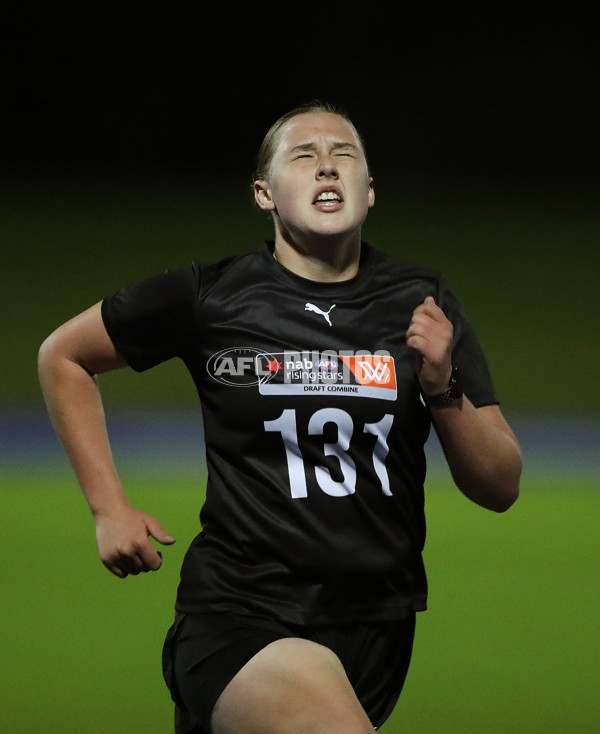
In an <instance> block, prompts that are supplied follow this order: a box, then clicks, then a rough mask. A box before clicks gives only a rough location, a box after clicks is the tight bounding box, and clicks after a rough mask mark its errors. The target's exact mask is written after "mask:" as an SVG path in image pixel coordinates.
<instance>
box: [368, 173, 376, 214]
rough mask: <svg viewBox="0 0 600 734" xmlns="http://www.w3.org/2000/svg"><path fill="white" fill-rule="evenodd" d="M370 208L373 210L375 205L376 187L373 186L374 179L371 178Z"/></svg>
mask: <svg viewBox="0 0 600 734" xmlns="http://www.w3.org/2000/svg"><path fill="white" fill-rule="evenodd" d="M368 197H369V208H371V207H372V206H373V205H374V204H375V187H374V185H373V179H372V178H369V193H368Z"/></svg>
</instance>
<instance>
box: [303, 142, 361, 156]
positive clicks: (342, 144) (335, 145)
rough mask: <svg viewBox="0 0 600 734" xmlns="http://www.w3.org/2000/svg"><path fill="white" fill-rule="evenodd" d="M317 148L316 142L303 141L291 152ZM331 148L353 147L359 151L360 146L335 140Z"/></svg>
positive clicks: (352, 148)
mask: <svg viewBox="0 0 600 734" xmlns="http://www.w3.org/2000/svg"><path fill="white" fill-rule="evenodd" d="M316 149H317V144H316V143H312V142H311V143H301V144H300V145H295V146H294V147H293V148H292V149H291V150H290V153H298V152H301V151H305V150H306V151H314V150H316ZM329 149H330V150H344V149H351V150H355V151H358V146H356V145H354V143H347V142H341V141H339V142H334V143H332V144H331V146H330V148H329Z"/></svg>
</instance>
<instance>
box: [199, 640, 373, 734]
mask: <svg viewBox="0 0 600 734" xmlns="http://www.w3.org/2000/svg"><path fill="white" fill-rule="evenodd" d="M211 724H212V730H213V732H214V734H306V732H311V734H320V733H321V732H322V734H372V732H373V727H372V725H371V723H370V721H369V719H368V717H367V715H366V713H365V711H364V709H363V708H362V706H361V704H360V702H359V701H358V699H357V697H356V694H355V693H354V690H353V688H352V685H351V684H350V682H349V680H348V677H347V675H346V672H345V670H344V667H343V666H342V664H341V662H340V660H339V659H338V657H337V656H336V655H335V654H334V653H333V652H332V651H331V650H330V649H329V648H327V647H325V646H323V645H320V644H318V643H316V642H314V641H312V640H307V639H301V638H297V637H292V638H285V639H279V640H276V641H274V642H272V643H270V644H269V645H267V646H266V647H265V648H263V649H262V650H260V651H259V652H258V653H257V654H256V655H254V656H253V657H252V658H251V659H250V660H249V661H248V662H247V663H246V665H244V667H243V668H242V669H241V670H240V671H239V672H238V673H237V674H236V675H235V676H234V678H233V679H232V680H231V682H230V683H229V684H228V685H227V687H226V688H225V689H224V691H223V693H222V694H221V696H220V697H219V699H218V700H217V703H216V705H215V708H214V710H213V715H212V720H211Z"/></svg>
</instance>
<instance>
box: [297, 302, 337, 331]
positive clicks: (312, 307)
mask: <svg viewBox="0 0 600 734" xmlns="http://www.w3.org/2000/svg"><path fill="white" fill-rule="evenodd" d="M334 308H335V303H334V304H333V306H331V308H330V309H329V311H321V309H320V308H319V307H318V306H315V305H314V304H313V303H307V304H306V306H304V310H305V311H314V312H315V313H318V314H321V316H322V317H323V318H324V319H325V321H327V323H328V324H329V326H331V319H330V318H329V314H330V313H331V311H332V310H333V309H334Z"/></svg>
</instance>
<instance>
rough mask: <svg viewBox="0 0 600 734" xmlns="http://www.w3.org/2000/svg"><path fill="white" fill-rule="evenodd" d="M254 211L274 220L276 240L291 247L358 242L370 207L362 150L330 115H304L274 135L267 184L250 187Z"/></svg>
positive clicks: (369, 184)
mask: <svg viewBox="0 0 600 734" xmlns="http://www.w3.org/2000/svg"><path fill="white" fill-rule="evenodd" d="M254 191H255V197H256V201H257V203H258V205H259V206H260V207H261V208H262V209H263V210H265V211H271V212H273V215H274V220H275V228H276V236H279V237H284V238H286V239H288V238H289V239H291V240H292V241H295V242H297V243H299V244H300V243H302V242H303V241H307V242H314V241H315V240H316V239H320V238H322V237H329V238H331V237H338V238H348V237H355V238H359V239H360V230H361V226H362V223H363V222H364V220H365V217H366V216H367V212H368V210H369V208H370V207H371V206H373V204H374V201H375V193H374V191H373V186H372V179H371V178H370V176H369V172H368V168H367V162H366V159H365V155H364V152H363V150H362V146H361V144H360V142H359V140H358V138H357V135H356V133H355V131H354V129H353V128H352V126H351V125H350V124H349V123H348V122H347V121H346V120H344V118H342V117H340V116H338V115H335V114H331V113H305V114H301V115H297V116H296V117H294V118H292V119H291V120H289V121H288V122H287V123H286V124H285V125H284V127H283V128H282V130H281V132H280V137H279V143H278V145H277V148H276V150H275V153H274V156H273V160H272V162H271V167H270V171H269V179H268V181H257V182H255V185H254Z"/></svg>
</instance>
